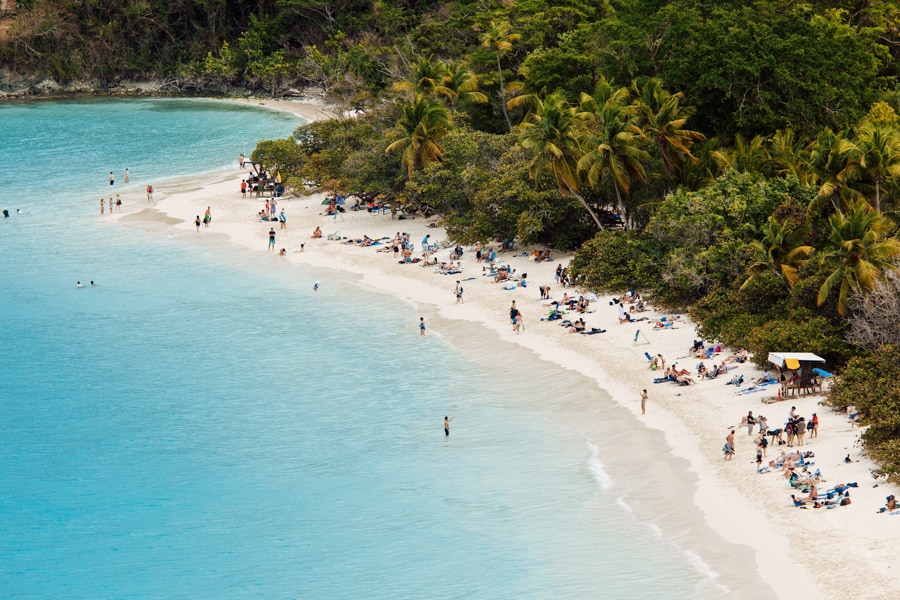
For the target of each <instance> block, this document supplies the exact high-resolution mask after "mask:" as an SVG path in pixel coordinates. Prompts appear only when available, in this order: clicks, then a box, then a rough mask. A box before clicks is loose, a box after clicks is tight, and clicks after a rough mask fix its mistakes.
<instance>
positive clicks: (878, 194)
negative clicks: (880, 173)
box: [875, 177, 881, 215]
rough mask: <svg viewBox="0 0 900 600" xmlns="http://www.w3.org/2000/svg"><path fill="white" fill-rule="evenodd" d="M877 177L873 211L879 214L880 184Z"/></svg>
mask: <svg viewBox="0 0 900 600" xmlns="http://www.w3.org/2000/svg"><path fill="white" fill-rule="evenodd" d="M879 179H880V178H879V177H876V178H875V212H876V213H878V214H879V215H880V214H881V186H880V185H878V184H879Z"/></svg>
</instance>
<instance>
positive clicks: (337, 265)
mask: <svg viewBox="0 0 900 600" xmlns="http://www.w3.org/2000/svg"><path fill="white" fill-rule="evenodd" d="M238 102H240V103H244V102H247V103H251V102H252V103H253V104H255V105H264V106H267V107H270V108H273V109H278V110H286V111H289V112H292V113H294V114H297V115H299V116H301V117H303V118H306V119H317V118H322V117H325V116H328V115H329V112H328V109H327V108H324V107H323V106H321V105H320V104H318V103H316V102H291V101H270V100H247V101H238ZM236 158H237V153H236V154H235V159H236ZM241 178H242V172H241V171H240V170H239V169H238V167H237V165H236V164H235V166H234V169H233V172H232V173H230V174H228V175H225V176H220V177H215V178H210V180H209V181H199V182H193V183H192V184H191V185H190V186H183V187H182V188H181V189H167V188H166V187H165V186H163V185H160V184H156V186H157V190H156V198H157V200H156V201H155V202H154V203H153V204H152V205H148V203H147V201H146V199H145V198H144V196H143V194H142V193H140V192H134V193H133V195H131V197H128V196H125V197H123V200H125V203H126V211H125V212H124V213H123V217H121V218H120V219H121V220H123V221H125V222H126V223H128V222H130V223H139V222H146V223H155V224H158V226H159V227H166V228H169V227H171V228H174V229H175V230H176V231H178V232H179V233H182V234H183V235H184V236H187V235H188V234H190V235H194V236H196V235H199V236H200V238H202V237H203V236H206V235H209V234H210V233H215V234H224V235H227V236H228V238H229V239H230V241H231V242H232V243H234V244H238V245H240V246H243V247H246V248H247V251H250V252H259V253H265V252H267V243H268V231H269V228H270V227H274V229H275V232H276V243H275V247H276V250H280V249H281V248H284V249H285V250H286V256H284V257H281V256H278V255H277V253H274V252H273V253H270V254H271V260H273V261H287V262H289V263H292V264H294V265H296V266H297V268H299V269H304V268H315V269H324V270H327V271H330V272H336V271H340V272H344V273H348V274H352V275H353V276H355V277H356V278H357V279H358V282H359V284H360V285H363V286H365V287H366V288H369V289H371V290H374V291H377V292H379V293H383V294H386V295H390V296H392V297H396V298H400V299H402V300H405V301H411V302H413V303H414V304H415V305H416V306H417V307H418V310H419V311H420V314H421V315H423V316H424V317H425V319H426V321H427V322H429V333H432V332H434V333H435V334H439V329H440V323H441V322H444V321H449V320H459V321H466V322H470V323H474V324H477V326H478V327H479V328H481V329H482V330H484V331H488V332H491V334H492V335H494V336H496V338H497V339H499V340H502V341H503V342H505V343H509V344H516V345H518V346H520V347H521V348H524V349H526V350H528V351H529V355H530V356H533V359H534V360H542V361H547V362H550V363H552V364H555V365H559V367H561V368H563V369H567V370H572V371H575V372H577V373H580V374H582V375H584V376H587V377H589V378H591V379H592V380H593V381H595V382H596V385H597V387H598V388H600V389H603V390H605V391H606V392H608V393H609V394H610V395H611V396H612V398H613V400H614V402H616V403H618V404H620V405H621V406H623V407H624V408H626V409H627V410H629V411H631V412H632V413H634V414H635V415H636V418H637V419H639V420H640V422H641V423H643V424H644V426H645V427H647V428H651V429H654V430H658V431H660V432H662V433H663V434H664V436H665V440H666V443H667V444H668V450H669V452H670V453H671V455H673V456H676V457H679V458H682V459H684V460H686V461H687V464H688V465H689V469H690V471H691V473H692V474H694V475H695V476H696V478H697V481H698V484H697V486H696V489H695V491H694V493H693V498H692V500H693V503H694V504H695V505H696V507H697V508H698V509H699V511H700V512H701V513H702V515H703V517H704V518H705V520H706V522H707V523H708V525H709V526H710V527H711V528H712V529H713V530H715V531H716V532H717V533H718V534H719V535H721V537H722V538H724V539H725V540H726V541H728V542H730V543H733V544H738V545H742V546H747V547H749V548H750V549H752V555H753V556H754V557H755V564H747V565H745V569H746V570H747V571H753V572H758V573H759V574H760V577H761V578H762V580H763V581H765V582H766V583H767V584H768V585H769V586H770V587H771V589H772V590H774V591H775V593H776V595H777V596H778V597H784V598H787V597H794V596H796V595H797V594H798V593H800V594H804V595H806V596H809V597H820V596H826V595H827V596H829V597H834V598H893V597H896V596H897V595H898V594H900V575H897V574H895V570H896V569H895V568H894V567H893V565H892V561H891V560H890V559H889V556H890V552H891V550H892V549H893V542H894V539H895V537H896V536H895V534H894V532H893V529H894V526H895V525H900V520H895V517H894V516H893V515H888V514H878V512H877V511H878V509H879V508H880V507H881V506H883V505H884V500H885V496H887V495H889V494H896V493H898V491H900V490H898V488H897V486H894V485H889V484H886V483H885V482H883V481H879V480H874V479H873V478H872V477H871V475H870V470H871V469H872V467H873V465H872V464H871V463H870V462H869V461H868V460H867V459H866V458H865V457H863V456H861V455H860V449H859V446H858V444H857V440H858V434H859V430H858V428H856V427H854V426H852V424H851V423H850V422H849V421H848V419H847V418H846V416H845V415H843V414H838V413H834V412H832V411H831V410H829V409H827V408H825V407H823V406H820V405H819V402H820V401H821V400H822V396H821V395H818V396H817V395H813V396H807V397H801V398H791V399H787V400H783V401H780V402H776V403H773V404H765V403H763V402H762V399H763V398H768V397H772V396H774V395H775V386H772V387H770V388H767V389H764V390H763V391H761V392H757V393H751V394H742V395H738V394H736V393H735V391H736V390H738V389H741V388H736V387H735V386H733V385H727V382H728V381H729V380H730V379H731V378H732V377H733V376H734V375H740V374H743V375H744V381H745V382H747V381H749V380H752V379H754V378H756V377H759V376H760V375H761V374H762V372H761V371H760V370H758V369H756V368H755V367H754V366H753V365H751V364H750V363H749V362H748V363H744V364H741V365H738V368H737V369H735V370H734V371H730V372H729V373H728V374H727V375H723V376H720V377H719V378H717V379H715V380H707V381H701V382H700V383H698V384H696V385H691V386H678V385H675V384H673V383H661V384H654V383H653V378H654V377H656V376H659V372H654V371H651V370H650V368H649V362H648V360H647V359H646V358H645V352H646V353H649V354H650V355H656V354H662V355H663V356H664V357H665V359H666V361H667V363H668V364H671V363H673V362H675V361H677V362H678V363H679V366H683V367H684V368H686V369H688V370H689V371H691V372H692V373H693V372H695V366H696V364H697V363H698V362H699V361H698V360H697V359H692V358H690V357H688V356H687V355H688V350H689V349H690V347H691V344H692V342H693V340H694V339H696V338H697V333H696V330H695V327H694V326H693V324H692V323H691V322H690V320H689V319H688V318H687V317H686V316H684V315H681V316H680V317H679V318H678V319H676V323H677V325H676V326H675V327H673V328H667V329H664V330H660V329H655V328H653V326H652V322H653V320H654V319H656V318H658V317H660V316H664V315H669V316H671V314H670V313H657V312H655V311H654V310H653V307H652V306H651V308H650V310H648V311H647V312H644V313H641V314H640V315H639V316H641V317H647V319H648V320H646V321H640V322H636V323H625V324H620V323H619V319H618V308H617V307H616V306H614V305H612V304H611V301H612V297H608V296H601V297H599V299H598V300H597V301H596V302H594V303H592V304H591V312H589V313H588V314H585V315H578V314H576V313H574V312H573V313H570V314H568V315H566V317H565V318H570V319H572V320H573V321H574V320H575V319H576V318H578V317H579V316H583V317H584V319H585V321H586V327H587V329H588V331H590V330H591V328H597V329H604V330H606V331H605V333H599V334H596V335H579V334H572V333H568V332H567V330H566V329H563V328H562V327H560V325H559V323H560V322H559V321H546V320H541V318H542V317H544V316H546V315H547V314H548V313H549V312H550V310H551V309H550V306H549V300H541V299H540V295H541V294H540V291H539V288H540V286H542V285H548V286H550V288H551V291H550V298H553V299H557V300H559V299H561V298H562V296H563V293H564V292H567V293H568V294H569V295H570V296H572V295H574V296H576V297H577V296H578V295H579V294H583V293H585V291H584V290H577V289H575V288H566V289H562V288H561V287H560V286H559V285H558V284H557V283H556V282H555V280H554V272H555V270H556V268H557V265H559V264H562V265H563V266H565V265H566V264H567V263H568V260H569V258H570V257H567V256H554V260H553V261H551V262H542V263H535V262H534V261H533V260H532V259H531V257H530V253H531V251H533V250H534V249H535V248H532V247H518V246H517V247H516V249H515V251H509V252H505V253H501V254H499V256H498V261H500V262H502V263H503V264H509V265H511V266H512V267H514V268H515V269H516V271H517V272H518V273H520V274H521V273H527V275H528V277H527V281H528V287H527V288H522V287H517V288H516V289H514V290H505V289H504V287H503V285H502V284H497V283H493V278H491V277H487V276H483V265H481V264H478V263H476V261H475V255H474V252H473V250H472V249H471V248H470V247H466V248H465V253H464V255H463V257H462V262H463V268H462V273H461V274H459V275H442V274H439V273H436V272H435V269H434V268H433V267H430V266H429V267H423V266H422V265H421V264H398V261H397V260H396V259H395V257H394V254H393V252H381V251H379V250H381V249H382V248H384V247H385V246H378V247H375V248H372V247H359V246H357V245H352V244H346V243H344V240H343V239H342V240H341V241H336V240H330V239H327V238H328V236H329V235H331V236H332V237H335V234H336V236H339V237H341V238H348V237H349V238H354V239H355V238H362V237H363V236H364V235H367V236H369V237H371V238H374V239H381V238H384V237H393V236H394V235H395V234H396V233H397V232H407V233H409V235H410V239H411V240H412V241H413V243H414V244H415V247H416V251H415V252H414V256H421V249H420V243H421V240H422V238H423V237H424V236H425V235H427V234H430V236H431V240H433V241H437V242H441V241H445V240H446V238H447V236H446V234H445V233H444V231H443V230H442V229H440V228H439V227H429V225H434V224H435V221H436V219H424V218H421V217H420V218H415V219H409V220H396V219H394V220H392V218H391V215H390V213H385V214H381V213H377V214H371V213H368V212H364V211H362V212H351V211H349V210H348V211H347V212H345V213H342V214H339V215H338V216H337V217H330V216H326V215H324V212H325V206H323V205H322V201H323V198H324V196H323V195H322V194H314V195H312V196H306V197H298V198H295V197H291V198H284V199H279V201H278V209H279V211H280V210H281V209H284V211H285V214H286V216H287V227H286V229H280V228H279V224H278V223H277V222H276V223H269V222H261V221H259V219H258V218H257V213H258V212H259V210H261V208H262V207H263V202H264V200H263V199H256V198H250V197H249V195H248V197H247V198H242V197H241V193H240V191H239V185H240V181H241ZM188 187H189V188H190V189H187V188H188ZM207 207H210V210H211V214H212V223H211V225H210V227H209V228H208V229H207V228H201V231H200V233H199V234H197V233H196V232H195V231H194V224H193V222H194V218H195V216H197V215H200V216H202V215H203V214H204V212H205V211H206V209H207ZM348 209H349V205H348ZM129 210H130V212H129ZM316 227H320V228H321V230H322V232H323V234H324V235H323V237H322V238H320V239H312V232H313V230H314V229H315V228H316ZM446 241H448V242H449V241H450V240H446ZM485 242H486V246H490V245H493V246H494V247H499V245H498V244H491V243H490V240H486V241H485ZM301 244H303V246H304V247H303V251H302V252H301V251H300V247H301ZM451 250H452V246H451V247H448V248H444V249H441V250H439V251H438V252H437V258H438V259H439V260H447V259H448V258H449V254H450V252H451ZM523 253H524V254H525V255H523ZM457 280H461V281H462V282H463V283H462V285H463V286H464V289H465V291H464V299H465V302H464V303H457V302H456V298H455V294H454V290H455V285H456V281H457ZM623 292H624V290H623ZM512 300H515V301H516V303H517V305H518V308H519V309H520V310H521V312H522V314H523V317H524V325H525V328H524V330H523V331H521V332H520V333H519V334H518V335H517V334H516V333H515V332H514V331H513V329H512V327H511V325H510V322H509V316H508V311H509V306H510V303H511V301H512ZM416 328H417V323H411V324H410V335H417V331H416ZM636 332H639V334H638V333H636ZM733 350H734V349H729V348H723V352H722V354H721V355H719V356H716V357H713V358H712V359H711V360H707V361H705V362H706V365H707V366H711V365H712V364H713V363H718V362H721V358H723V357H724V356H727V355H728V354H730V353H731V352H733ZM784 350H785V351H804V350H805V349H804V348H786V349H784ZM746 387H747V384H746V383H745V384H744V386H743V388H746ZM644 388H646V389H647V390H648V394H649V399H648V402H647V414H646V415H641V403H640V393H641V390H642V389H644ZM792 406H795V407H796V408H797V412H798V413H799V414H800V415H803V416H805V417H807V418H809V416H810V415H811V414H812V413H814V412H815V413H817V414H818V417H819V420H820V434H819V436H818V437H817V438H813V439H807V440H806V442H807V443H806V446H804V447H803V448H802V450H803V451H812V452H814V454H815V458H814V459H813V460H814V461H815V468H818V469H820V470H821V472H822V475H823V477H824V478H825V480H826V483H824V484H823V485H822V486H821V487H822V489H826V488H830V487H832V486H834V485H836V484H838V483H849V482H857V483H858V487H857V488H855V489H852V491H851V498H852V504H851V505H849V506H844V507H837V508H835V509H833V510H826V509H824V508H822V509H812V508H809V509H806V510H801V509H798V508H795V507H794V505H793V504H792V502H791V498H790V494H791V493H792V490H791V488H790V486H789V485H788V483H787V482H786V481H785V478H784V477H782V474H781V471H775V470H772V471H771V472H768V473H763V474H758V473H757V470H756V462H755V459H756V449H755V444H754V442H753V440H754V437H755V435H754V436H748V435H747V431H746V427H741V426H740V421H741V418H742V416H743V415H746V414H747V412H748V411H753V413H754V415H760V414H762V415H765V416H766V417H767V419H768V422H769V427H770V428H777V427H781V426H782V425H783V423H784V421H785V420H786V418H787V417H788V414H789V411H790V409H791V407H792ZM731 428H734V429H735V430H736V436H735V437H736V455H735V458H734V460H733V461H725V460H723V453H722V446H723V444H724V442H725V437H726V435H727V434H728V432H729V431H730V430H731ZM754 434H755V431H754ZM782 449H787V447H786V446H770V447H769V448H768V450H767V455H768V456H767V459H766V461H768V460H769V459H772V458H774V457H775V456H776V455H777V454H778V453H779V452H780V451H781V450H782ZM848 454H849V456H850V457H851V461H852V462H850V463H846V462H845V461H844V457H846V456H847V455H848ZM876 484H877V487H876ZM747 597H752V596H749V595H748V596H747Z"/></svg>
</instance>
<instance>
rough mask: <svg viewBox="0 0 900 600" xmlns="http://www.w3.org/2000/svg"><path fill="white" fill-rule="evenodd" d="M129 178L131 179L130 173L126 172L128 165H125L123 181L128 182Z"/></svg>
mask: <svg viewBox="0 0 900 600" xmlns="http://www.w3.org/2000/svg"><path fill="white" fill-rule="evenodd" d="M129 179H131V173H129V172H128V167H125V183H128V180H129Z"/></svg>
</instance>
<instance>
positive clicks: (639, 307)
mask: <svg viewBox="0 0 900 600" xmlns="http://www.w3.org/2000/svg"><path fill="white" fill-rule="evenodd" d="M645 310H647V308H646V307H645V306H644V301H643V300H638V301H637V302H635V303H634V304H632V305H631V306H630V307H629V308H628V312H630V313H636V312H644V311H645Z"/></svg>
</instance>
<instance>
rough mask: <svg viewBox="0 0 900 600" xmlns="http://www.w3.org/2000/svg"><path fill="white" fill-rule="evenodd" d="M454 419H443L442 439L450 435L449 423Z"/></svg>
mask: <svg viewBox="0 0 900 600" xmlns="http://www.w3.org/2000/svg"><path fill="white" fill-rule="evenodd" d="M455 418H456V417H444V437H447V436H449V435H450V421H452V420H453V419H455Z"/></svg>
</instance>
